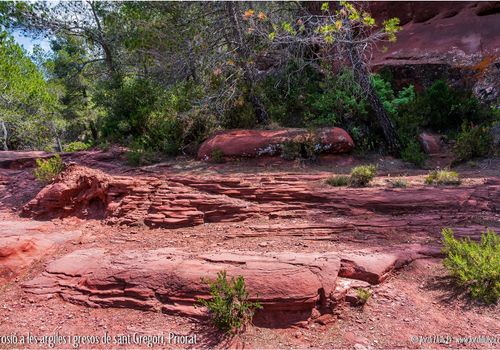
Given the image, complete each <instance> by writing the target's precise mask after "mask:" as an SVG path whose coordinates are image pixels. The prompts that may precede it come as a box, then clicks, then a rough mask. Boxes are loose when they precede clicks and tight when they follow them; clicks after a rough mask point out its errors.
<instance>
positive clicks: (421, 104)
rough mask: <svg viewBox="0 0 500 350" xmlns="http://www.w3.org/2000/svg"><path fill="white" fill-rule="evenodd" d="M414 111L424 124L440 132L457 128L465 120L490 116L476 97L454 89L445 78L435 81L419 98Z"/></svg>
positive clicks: (473, 120)
mask: <svg viewBox="0 0 500 350" xmlns="http://www.w3.org/2000/svg"><path fill="white" fill-rule="evenodd" d="M414 112H415V113H417V114H419V115H420V116H421V117H422V119H423V123H422V126H424V127H429V128H431V129H433V130H436V131H440V132H442V131H447V130H456V129H458V128H459V127H460V125H461V124H462V123H463V122H464V121H469V122H474V123H479V122H481V121H483V120H485V119H487V118H488V115H487V114H488V112H487V110H485V107H483V106H481V105H480V103H479V101H478V100H477V99H476V98H475V97H473V96H472V95H469V94H466V93H463V92H459V91H457V90H454V89H453V88H451V87H450V86H449V85H448V84H447V83H446V82H445V81H444V80H437V81H435V82H434V84H432V86H431V87H430V88H429V89H427V90H426V91H425V92H424V94H422V95H421V96H420V97H419V98H418V100H417V101H416V105H415V109H414Z"/></svg>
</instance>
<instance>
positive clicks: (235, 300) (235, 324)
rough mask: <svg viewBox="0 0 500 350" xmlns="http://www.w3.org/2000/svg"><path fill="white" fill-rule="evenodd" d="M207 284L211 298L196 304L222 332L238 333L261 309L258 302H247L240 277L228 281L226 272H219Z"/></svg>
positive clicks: (243, 284) (199, 300) (246, 293)
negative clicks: (200, 306)
mask: <svg viewBox="0 0 500 350" xmlns="http://www.w3.org/2000/svg"><path fill="white" fill-rule="evenodd" d="M203 282H206V281H205V280H203ZM207 283H208V284H209V286H210V296H211V298H210V299H209V300H205V299H198V302H199V303H200V304H201V305H203V306H205V307H206V308H207V309H208V312H209V313H210V316H211V318H212V320H213V322H214V324H215V325H216V326H217V327H218V328H219V329H220V330H222V331H224V332H231V331H238V330H239V329H240V328H241V327H243V326H245V325H246V324H247V323H248V322H250V321H251V320H252V318H253V315H254V313H255V310H256V309H261V308H262V306H261V305H260V304H259V303H258V302H249V301H248V292H247V290H246V286H245V279H244V278H243V277H242V276H238V277H237V278H236V279H235V278H234V277H232V278H231V280H228V278H227V275H226V271H220V272H218V273H217V279H216V280H215V281H208V282H207Z"/></svg>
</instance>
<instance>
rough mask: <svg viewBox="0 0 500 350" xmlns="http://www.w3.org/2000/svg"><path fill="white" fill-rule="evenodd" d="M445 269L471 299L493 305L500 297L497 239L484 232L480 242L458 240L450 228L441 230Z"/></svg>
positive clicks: (493, 235)
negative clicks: (464, 288) (465, 289)
mask: <svg viewBox="0 0 500 350" xmlns="http://www.w3.org/2000/svg"><path fill="white" fill-rule="evenodd" d="M442 235H443V243H444V248H443V252H444V253H445V254H446V258H445V259H444V260H443V264H444V266H446V267H447V268H448V270H449V271H450V273H451V275H452V276H453V277H454V278H455V279H456V282H457V283H458V284H459V285H460V286H463V287H466V288H467V289H468V290H469V292H470V295H471V296H472V298H474V299H480V300H483V301H484V302H486V303H489V304H490V303H496V302H497V301H498V298H499V297H500V237H499V236H498V235H497V234H496V233H495V232H494V231H493V230H487V231H486V232H485V233H483V234H482V235H481V241H480V242H479V243H478V242H473V241H471V240H470V239H469V238H466V239H462V240H458V239H455V237H454V236H453V231H452V230H451V229H449V228H445V229H443V230H442Z"/></svg>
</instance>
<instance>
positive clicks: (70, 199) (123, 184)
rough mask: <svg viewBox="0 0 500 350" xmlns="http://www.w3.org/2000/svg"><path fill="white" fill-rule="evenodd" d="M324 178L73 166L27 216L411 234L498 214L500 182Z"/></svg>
mask: <svg viewBox="0 0 500 350" xmlns="http://www.w3.org/2000/svg"><path fill="white" fill-rule="evenodd" d="M327 176H328V175H327V174H324V175H306V174H300V175H299V174H296V175H280V174H266V175H260V176H256V175H252V176H248V175H241V176H239V177H228V176H214V175H212V176H209V177H202V176H176V175H168V176H166V175H165V176H157V177H153V176H151V177H131V176H111V175H108V174H106V173H104V172H101V171H98V170H94V169H89V168H86V167H82V166H77V165H71V166H69V167H68V169H67V170H66V171H65V172H63V173H62V174H61V175H60V176H59V177H58V179H57V180H56V182H55V183H54V184H51V185H49V186H47V187H45V188H44V189H42V191H40V193H38V195H37V196H36V197H35V198H34V199H33V200H32V201H30V202H29V203H28V204H27V205H26V206H25V207H24V209H23V215H25V216H30V217H34V218H38V219H49V218H59V217H67V216H77V217H82V218H98V219H104V220H106V221H107V222H108V223H110V224H126V225H143V224H145V225H148V226H150V227H167V228H176V227H187V226H195V225H200V224H203V223H207V222H230V221H243V220H246V219H249V218H252V217H268V218H280V217H282V218H286V217H288V218H290V217H292V218H293V217H296V218H298V217H316V218H320V217H321V220H322V221H320V222H319V227H320V228H321V227H323V230H326V231H328V232H331V233H333V232H337V233H338V232H343V231H345V230H346V229H348V228H353V227H354V228H356V229H357V230H360V231H367V232H375V233H377V232H383V231H387V230H389V229H390V228H394V227H400V228H401V229H403V228H404V229H405V230H410V231H411V230H428V229H435V228H439V227H442V226H443V225H452V226H453V225H455V224H456V223H467V222H470V223H472V222H473V220H474V217H475V216H477V215H479V214H480V215H481V216H482V217H483V218H484V220H487V219H488V218H491V219H494V216H495V213H496V212H497V211H498V209H499V208H500V183H499V181H498V180H497V179H489V180H487V181H486V183H485V184H481V185H472V186H465V185H462V186H459V187H428V186H413V187H410V188H406V189H389V188H385V187H382V188H381V187H378V188H377V187H374V188H365V189H356V188H332V187H327V186H325V185H324V184H323V181H324V179H325V178H326V177H327ZM416 213H417V214H416ZM313 226H314V225H312V226H311V227H309V228H308V229H315V228H314V227H313ZM286 227H287V225H283V228H286ZM277 230H281V229H280V228H276V229H275V233H276V231H277ZM293 232H294V230H293V229H290V230H288V231H287V234H293ZM299 232H300V229H299Z"/></svg>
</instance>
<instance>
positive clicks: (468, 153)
mask: <svg viewBox="0 0 500 350" xmlns="http://www.w3.org/2000/svg"><path fill="white" fill-rule="evenodd" d="M491 142H492V138H491V134H490V129H489V128H488V127H485V126H473V125H469V124H467V123H463V124H462V131H461V132H460V133H459V134H458V136H457V142H456V144H455V146H454V148H453V153H455V155H456V157H457V160H458V161H465V160H469V159H473V158H477V157H484V156H486V155H488V153H490V151H491Z"/></svg>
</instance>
